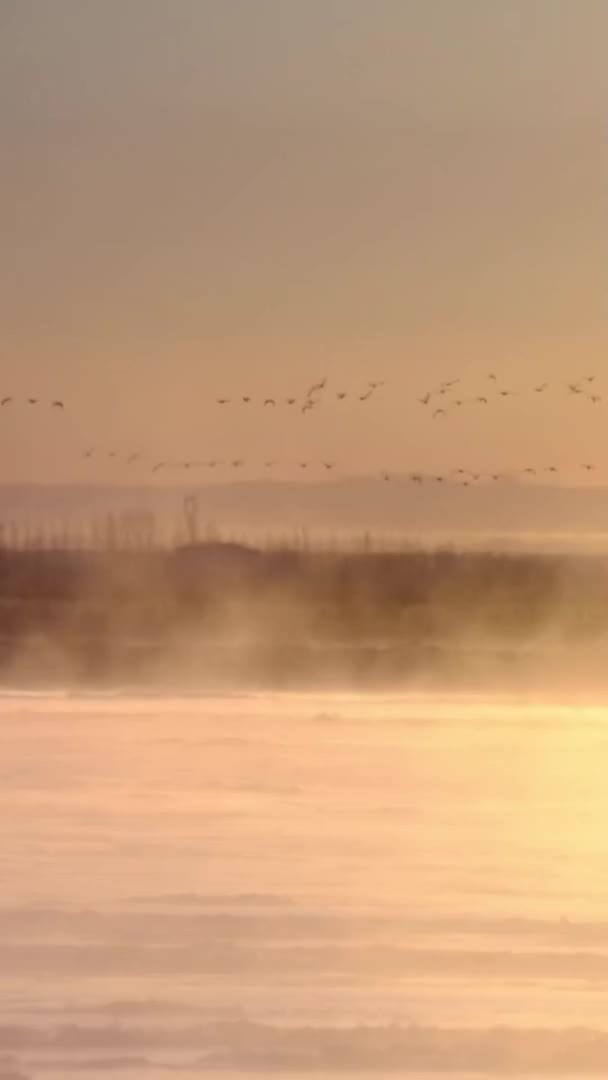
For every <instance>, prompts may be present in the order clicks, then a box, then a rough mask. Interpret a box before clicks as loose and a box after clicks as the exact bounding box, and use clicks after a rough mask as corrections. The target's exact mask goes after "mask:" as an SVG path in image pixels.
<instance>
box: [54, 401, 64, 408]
mask: <svg viewBox="0 0 608 1080" xmlns="http://www.w3.org/2000/svg"><path fill="white" fill-rule="evenodd" d="M52 408H53V409H65V405H64V403H63V401H54V402H53V404H52Z"/></svg>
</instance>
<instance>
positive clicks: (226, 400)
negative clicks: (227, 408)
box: [217, 397, 230, 405]
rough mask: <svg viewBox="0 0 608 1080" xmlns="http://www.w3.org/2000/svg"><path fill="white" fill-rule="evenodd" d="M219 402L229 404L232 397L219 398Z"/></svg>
mask: <svg viewBox="0 0 608 1080" xmlns="http://www.w3.org/2000/svg"><path fill="white" fill-rule="evenodd" d="M217 403H218V405H228V404H229V403H230V398H227V397H221V398H218V399H217Z"/></svg>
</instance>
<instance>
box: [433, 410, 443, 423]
mask: <svg viewBox="0 0 608 1080" xmlns="http://www.w3.org/2000/svg"><path fill="white" fill-rule="evenodd" d="M445 415H446V412H445V409H435V412H434V413H433V420H436V419H437V417H438V416H445Z"/></svg>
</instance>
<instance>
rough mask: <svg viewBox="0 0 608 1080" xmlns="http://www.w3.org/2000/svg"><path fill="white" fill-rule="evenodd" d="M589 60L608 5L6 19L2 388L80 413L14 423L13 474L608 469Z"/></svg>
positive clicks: (596, 71) (606, 173) (0, 66)
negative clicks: (588, 385) (443, 386)
mask: <svg viewBox="0 0 608 1080" xmlns="http://www.w3.org/2000/svg"><path fill="white" fill-rule="evenodd" d="M606 41H608V4H607V3H606V2H605V0H579V2H577V3H573V2H572V0H510V2H509V0H433V2H431V3H429V2H428V0H375V2H373V3H372V2H371V0H163V2H161V0H53V2H52V3H50V2H48V0H0V134H1V143H0V145H1V146H2V167H1V169H0V192H1V196H2V197H1V208H2V209H1V219H0V235H1V236H2V256H1V267H2V278H1V281H0V288H1V297H2V320H1V334H2V337H1V342H0V348H1V351H2V379H1V383H2V386H1V387H0V389H1V391H2V394H14V395H17V396H19V395H21V396H27V395H30V394H32V395H40V396H41V397H45V398H48V397H55V396H61V397H63V398H64V399H65V401H66V411H65V414H64V415H62V414H60V413H59V412H54V413H52V412H50V411H49V410H48V409H47V410H42V409H41V408H39V407H36V408H30V409H28V408H26V407H25V406H21V405H17V406H11V407H5V408H4V409H3V410H2V413H1V415H0V448H1V450H2V454H1V455H0V479H2V480H10V479H24V478H29V479H40V480H44V479H49V478H50V479H65V480H72V479H82V478H84V477H87V476H89V477H91V478H95V479H103V480H109V479H119V478H123V479H124V478H125V477H126V476H128V478H131V477H132V478H133V479H140V478H141V477H142V476H146V477H147V476H148V475H149V470H148V469H147V467H146V468H144V467H143V466H137V467H136V469H135V471H132V472H129V473H128V474H126V472H125V468H124V467H123V466H119V465H117V464H115V463H114V462H110V461H109V460H108V461H107V462H106V464H104V465H103V466H100V465H93V464H91V463H89V462H84V461H83V459H82V452H83V450H84V449H85V447H86V446H95V447H96V448H100V449H101V448H104V449H113V448H117V449H120V450H121V451H124V452H126V451H130V450H134V451H135V450H143V451H144V452H145V453H146V454H147V455H150V456H151V457H156V456H158V457H159V458H163V457H168V458H170V459H174V458H180V457H194V458H206V457H213V456H218V457H224V456H228V455H233V456H237V455H238V456H244V457H245V458H246V459H247V460H248V461H252V462H260V461H263V460H264V459H265V458H267V457H269V456H271V457H277V458H279V459H281V460H283V461H297V460H298V459H299V458H301V457H305V458H311V459H313V458H314V459H321V458H324V457H325V458H331V459H335V460H336V461H338V462H339V466H340V469H341V471H342V472H343V473H354V472H361V471H369V470H372V469H380V468H383V467H387V468H390V469H399V468H403V469H408V470H409V469H411V468H442V467H444V466H446V465H451V464H453V463H455V462H460V461H462V462H463V463H464V464H465V465H469V464H470V465H471V466H473V467H474V466H475V465H479V466H483V465H484V464H487V465H489V466H490V467H493V466H503V465H504V466H509V465H512V466H515V465H520V464H525V463H526V462H527V461H528V460H530V461H532V462H533V463H542V462H545V461H546V462H547V463H551V462H556V463H557V464H560V465H563V466H564V467H567V466H569V465H570V464H572V463H574V462H579V461H585V460H587V459H590V460H598V462H600V463H601V462H602V461H603V454H604V448H605V445H606V437H605V431H606V430H607V423H606V421H607V416H608V360H607V359H606V357H607V355H608V319H607V316H608V312H607V288H606V286H607V274H606V255H607V243H606V239H607V229H606V222H607V218H606V210H607V199H606V183H607V179H608V169H607V143H606V138H607V134H608V64H607V63H606ZM490 371H495V372H497V373H498V375H499V379H500V380H501V381H502V385H504V386H508V387H509V388H513V389H515V390H520V391H522V393H521V394H520V396H519V398H517V399H516V398H513V399H512V400H511V401H502V402H500V403H498V402H497V403H496V404H495V405H493V406H492V407H491V408H487V409H485V408H484V407H483V406H480V407H478V408H476V407H474V406H472V405H471V406H470V407H466V408H463V409H461V410H459V411H458V412H457V413H454V415H453V416H452V415H450V416H448V417H447V418H445V420H444V419H443V418H440V419H439V420H438V421H436V422H433V421H432V420H431V419H430V410H428V409H425V408H424V407H423V406H420V405H419V404H418V402H417V397H418V396H419V395H420V394H421V393H422V392H423V391H424V389H425V388H426V387H428V386H433V385H435V384H437V383H438V382H439V381H440V380H442V379H450V378H456V377H458V376H459V375H460V376H462V377H463V378H464V377H465V376H466V379H467V385H466V387H465V388H464V389H463V396H465V397H468V396H471V395H473V396H474V395H475V394H476V393H478V392H479V393H481V392H483V390H484V389H486V388H487V373H488V372H490ZM593 373H595V374H597V384H596V385H598V386H599V390H600V392H602V391H603V392H604V394H605V400H604V401H603V402H602V403H601V404H600V405H599V406H598V407H594V406H592V405H591V404H590V403H589V402H587V401H582V400H575V399H574V398H573V397H569V396H568V394H567V392H566V391H565V390H564V389H561V388H560V390H559V391H558V390H554V389H553V388H551V391H550V393H548V394H547V395H546V396H542V397H541V396H537V395H534V394H530V393H529V392H528V389H526V392H525V393H523V390H524V388H529V387H530V386H531V385H532V383H535V382H542V381H544V380H547V381H553V380H556V381H558V382H560V383H561V384H563V383H564V382H566V381H570V380H574V379H577V378H579V377H581V376H583V375H587V374H593ZM324 375H327V376H328V378H329V384H328V386H329V391H331V394H329V393H328V397H327V400H326V402H325V403H324V405H323V406H322V407H320V408H319V409H317V410H315V411H314V412H313V413H309V414H306V415H304V416H302V415H301V414H300V413H299V412H297V411H296V410H295V409H289V408H288V407H282V408H281V409H276V410H275V411H274V412H273V411H272V410H271V409H270V408H267V409H266V410H264V409H263V408H262V407H260V406H259V405H256V403H255V402H254V403H252V405H250V406H248V407H247V406H239V407H236V406H231V407H230V408H225V409H221V408H218V406H217V405H215V404H214V402H215V399H216V397H217V396H221V395H223V394H225V395H227V396H230V395H234V394H236V393H240V392H243V393H251V394H252V395H253V396H256V395H257V396H258V397H260V396H262V397H264V396H266V395H270V394H273V395H278V396H282V397H284V396H286V395H288V394H289V393H291V392H293V393H294V394H298V395H299V396H301V395H302V394H303V393H304V391H305V390H306V389H307V386H308V385H309V384H310V383H311V382H312V381H314V380H315V379H317V378H320V377H322V376H324ZM376 376H377V377H379V378H381V379H384V380H386V386H385V387H384V388H383V389H382V390H381V391H378V393H377V395H375V397H374V398H372V400H371V401H370V402H367V403H363V404H360V403H359V402H357V401H350V400H347V402H345V403H342V404H338V403H337V402H336V400H335V397H333V396H332V395H333V394H334V392H335V391H337V390H340V389H342V388H343V389H345V390H348V391H351V392H356V393H359V392H363V390H364V389H365V386H366V384H367V381H368V380H369V379H370V378H374V377H376ZM330 397H331V398H332V399H331V400H330ZM137 469H139V472H137ZM285 470H286V472H285V475H286V474H287V471H288V467H287V466H286V467H285ZM259 471H260V470H259V469H258V467H257V465H252V466H248V472H247V475H251V476H254V475H258V474H259ZM606 475H607V477H608V454H607V455H606Z"/></svg>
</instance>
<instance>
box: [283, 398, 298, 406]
mask: <svg viewBox="0 0 608 1080" xmlns="http://www.w3.org/2000/svg"><path fill="white" fill-rule="evenodd" d="M285 401H286V403H287V404H288V405H295V403H296V399H295V397H288V398H285Z"/></svg>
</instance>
